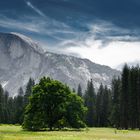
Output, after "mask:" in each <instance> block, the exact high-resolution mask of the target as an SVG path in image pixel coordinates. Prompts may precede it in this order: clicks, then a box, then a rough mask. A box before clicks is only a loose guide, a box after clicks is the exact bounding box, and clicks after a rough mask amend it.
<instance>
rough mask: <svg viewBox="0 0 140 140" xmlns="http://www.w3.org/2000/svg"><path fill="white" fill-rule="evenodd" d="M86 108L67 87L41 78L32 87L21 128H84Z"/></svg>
mask: <svg viewBox="0 0 140 140" xmlns="http://www.w3.org/2000/svg"><path fill="white" fill-rule="evenodd" d="M85 113H86V107H84V102H83V100H82V98H81V97H79V96H77V95H76V94H74V93H72V92H71V90H70V88H69V87H68V86H67V85H64V84H62V83H61V82H59V81H56V80H52V79H50V78H45V77H44V78H42V79H41V80H40V82H39V84H37V85H35V86H34V87H33V92H32V96H31V97H30V100H29V104H28V105H27V107H26V110H25V116H24V122H23V128H25V129H28V130H33V131H36V130H42V129H45V128H49V129H50V130H52V129H54V128H63V127H72V128H81V127H85V123H84V118H85V117H84V116H85Z"/></svg>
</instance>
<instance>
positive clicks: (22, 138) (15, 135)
mask: <svg viewBox="0 0 140 140" xmlns="http://www.w3.org/2000/svg"><path fill="white" fill-rule="evenodd" d="M0 140H140V131H127V130H115V129H112V128H89V129H88V130H83V131H54V132H49V131H45V132H28V131H24V130H23V129H22V128H21V126H15V125H0Z"/></svg>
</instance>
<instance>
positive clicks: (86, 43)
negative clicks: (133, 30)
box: [59, 24, 140, 68]
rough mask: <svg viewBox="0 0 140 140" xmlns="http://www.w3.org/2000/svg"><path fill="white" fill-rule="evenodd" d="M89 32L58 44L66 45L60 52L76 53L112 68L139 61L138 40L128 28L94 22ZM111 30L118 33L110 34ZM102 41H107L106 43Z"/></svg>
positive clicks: (139, 45) (139, 42) (139, 43)
mask: <svg viewBox="0 0 140 140" xmlns="http://www.w3.org/2000/svg"><path fill="white" fill-rule="evenodd" d="M108 25H109V26H108ZM91 27H92V28H91ZM89 32H90V34H87V33H86V34H84V35H83V37H82V38H80V37H77V38H76V39H74V40H66V41H63V42H61V43H60V44H59V45H60V46H63V47H64V46H65V47H66V48H65V49H62V52H63V53H68V54H72V55H73V54H74V55H76V54H77V55H78V56H79V55H80V56H81V57H82V58H87V59H89V60H91V61H93V62H95V63H98V64H102V65H108V66H110V67H112V68H118V66H119V65H120V64H123V63H134V62H136V63H137V62H138V61H140V41H139V40H138V38H137V37H131V36H130V35H129V32H130V31H129V30H126V29H122V28H119V27H116V26H114V25H112V24H105V26H104V25H103V24H102V25H100V24H95V25H92V26H90V31H89ZM112 32H117V33H119V34H120V35H119V36H118V35H116V36H111V33H112ZM99 34H100V35H101V36H100V35H99ZM121 34H124V35H121ZM98 35H99V36H98ZM102 35H103V36H102ZM104 35H105V36H104ZM104 41H107V43H105V42H104ZM59 51H60V49H59Z"/></svg>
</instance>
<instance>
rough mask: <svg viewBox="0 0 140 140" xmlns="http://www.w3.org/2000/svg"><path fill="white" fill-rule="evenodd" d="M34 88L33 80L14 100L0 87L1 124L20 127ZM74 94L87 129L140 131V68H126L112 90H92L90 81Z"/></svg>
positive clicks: (115, 81)
mask: <svg viewBox="0 0 140 140" xmlns="http://www.w3.org/2000/svg"><path fill="white" fill-rule="evenodd" d="M34 84H35V83H34V80H33V79H31V78H30V80H29V82H28V84H27V86H26V90H25V93H24V92H23V89H22V88H20V89H19V91H18V95H17V96H16V97H14V98H12V97H9V95H8V92H7V91H4V90H3V89H2V86H0V123H8V124H9V123H11V124H16V123H19V124H22V123H23V118H24V114H25V113H24V111H25V107H26V106H27V105H28V103H29V97H30V96H31V95H32V87H33V86H34ZM74 91H75V90H74ZM76 92H77V95H78V96H80V97H81V98H82V99H83V101H84V105H85V107H87V112H86V115H85V116H84V115H83V119H84V120H85V123H86V125H87V126H89V127H116V128H120V129H135V128H139V129H140V68H139V66H137V67H128V66H127V65H125V66H124V68H123V70H122V74H121V76H120V77H114V78H113V80H112V84H111V88H108V87H107V86H105V85H103V84H101V85H100V87H99V89H98V90H95V88H94V83H93V80H92V79H91V80H89V81H88V82H87V88H86V90H85V91H83V90H82V87H81V85H80V84H79V86H78V89H77V91H76ZM69 116H70V115H69Z"/></svg>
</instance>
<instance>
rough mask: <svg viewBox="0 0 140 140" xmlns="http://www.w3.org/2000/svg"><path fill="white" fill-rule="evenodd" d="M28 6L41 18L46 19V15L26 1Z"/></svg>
mask: <svg viewBox="0 0 140 140" xmlns="http://www.w3.org/2000/svg"><path fill="white" fill-rule="evenodd" d="M26 4H27V5H28V6H29V7H30V8H31V9H33V10H34V11H35V12H36V13H38V14H39V15H40V16H42V17H46V15H45V14H44V13H43V12H42V11H40V10H39V9H38V8H37V7H35V6H34V5H33V4H32V3H31V2H30V1H26Z"/></svg>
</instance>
